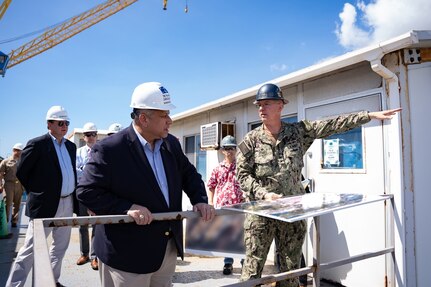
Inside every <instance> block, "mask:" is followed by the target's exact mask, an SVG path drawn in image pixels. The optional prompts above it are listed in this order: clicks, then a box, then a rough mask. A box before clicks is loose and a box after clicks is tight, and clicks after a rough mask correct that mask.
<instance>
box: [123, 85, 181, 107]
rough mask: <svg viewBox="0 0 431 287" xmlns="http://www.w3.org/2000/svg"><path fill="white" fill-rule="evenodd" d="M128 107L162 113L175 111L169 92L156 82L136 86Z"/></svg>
mask: <svg viewBox="0 0 431 287" xmlns="http://www.w3.org/2000/svg"><path fill="white" fill-rule="evenodd" d="M130 107H132V108H135V109H149V110H163V111H166V110H171V109H175V106H174V105H173V104H172V103H171V96H170V95H169V92H168V91H167V90H166V89H165V88H164V87H163V86H162V84H160V83H158V82H148V83H143V84H140V85H139V86H137V87H136V88H135V90H134V91H133V94H132V101H131V103H130Z"/></svg>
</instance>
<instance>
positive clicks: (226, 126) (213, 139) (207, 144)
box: [201, 122, 235, 149]
mask: <svg viewBox="0 0 431 287" xmlns="http://www.w3.org/2000/svg"><path fill="white" fill-rule="evenodd" d="M227 135H231V136H235V123H222V122H214V123H210V124H206V125H201V148H202V149H219V148H220V142H221V140H222V139H223V138H224V137H225V136H227Z"/></svg>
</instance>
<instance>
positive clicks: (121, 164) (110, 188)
mask: <svg viewBox="0 0 431 287" xmlns="http://www.w3.org/2000/svg"><path fill="white" fill-rule="evenodd" d="M130 107H131V108H133V111H132V113H131V117H132V119H133V121H132V123H131V125H130V126H129V127H128V128H125V129H123V130H121V131H120V132H118V133H117V134H116V135H115V136H110V137H107V138H105V139H104V140H102V141H100V142H98V143H96V144H95V145H94V147H93V149H92V154H93V156H92V160H91V161H90V162H89V163H88V164H87V166H86V168H85V169H86V171H85V173H84V176H83V178H82V180H81V181H80V183H79V185H78V189H77V193H78V200H79V201H80V202H82V203H83V204H84V205H86V206H87V207H88V208H89V209H90V210H92V211H93V212H95V213H96V214H97V215H106V214H118V215H120V214H128V215H129V216H131V217H132V218H133V219H134V220H135V222H136V224H109V225H108V224H107V225H98V226H97V228H96V236H95V249H96V254H97V257H98V259H99V268H100V277H101V278H102V286H157V287H159V286H161V287H165V286H166V287H167V286H172V278H173V274H174V272H175V266H176V258H177V254H179V255H180V256H181V257H183V256H184V251H183V235H182V223H181V221H180V220H163V221H153V213H164V212H179V211H181V209H182V194H183V191H184V192H185V193H186V194H187V196H188V197H189V199H190V201H191V203H192V204H193V205H194V210H195V211H196V212H200V214H201V216H202V219H203V220H205V221H208V220H211V219H213V218H214V216H215V210H214V208H213V207H212V206H210V205H208V204H207V196H206V191H205V186H204V183H203V181H202V178H201V176H200V175H199V173H198V172H197V171H196V168H195V167H194V166H193V165H192V164H191V163H190V162H189V160H188V159H187V157H186V156H185V155H184V153H183V151H182V149H181V145H180V143H179V142H178V140H177V138H176V137H174V136H172V135H171V134H169V127H170V125H171V124H172V120H171V118H170V116H169V111H170V110H171V109H173V108H175V106H174V105H173V104H172V103H171V98H170V94H169V93H168V91H167V90H166V89H165V88H164V87H163V86H162V84H160V83H157V82H149V83H143V84H141V85H139V86H138V87H136V89H135V90H134V92H133V94H132V101H131V105H130Z"/></svg>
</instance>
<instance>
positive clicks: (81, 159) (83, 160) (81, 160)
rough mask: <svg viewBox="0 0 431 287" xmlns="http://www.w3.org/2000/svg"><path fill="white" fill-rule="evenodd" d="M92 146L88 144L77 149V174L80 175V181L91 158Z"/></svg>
mask: <svg viewBox="0 0 431 287" xmlns="http://www.w3.org/2000/svg"><path fill="white" fill-rule="evenodd" d="M90 152H91V148H90V147H89V146H88V145H85V146H83V147H80V148H79V149H78V150H77V151H76V175H77V176H78V182H79V180H80V179H81V177H82V173H83V172H84V168H85V165H86V164H87V163H88V161H89V159H90Z"/></svg>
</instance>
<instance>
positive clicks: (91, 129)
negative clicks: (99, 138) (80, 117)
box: [82, 122, 97, 133]
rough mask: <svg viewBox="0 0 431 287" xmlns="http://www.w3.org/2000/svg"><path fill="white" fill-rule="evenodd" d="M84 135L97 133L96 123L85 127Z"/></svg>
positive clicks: (89, 123)
mask: <svg viewBox="0 0 431 287" xmlns="http://www.w3.org/2000/svg"><path fill="white" fill-rule="evenodd" d="M82 132H83V133H89V132H97V127H96V125H95V124H94V123H92V122H88V123H86V124H85V125H84V127H83V128H82Z"/></svg>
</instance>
